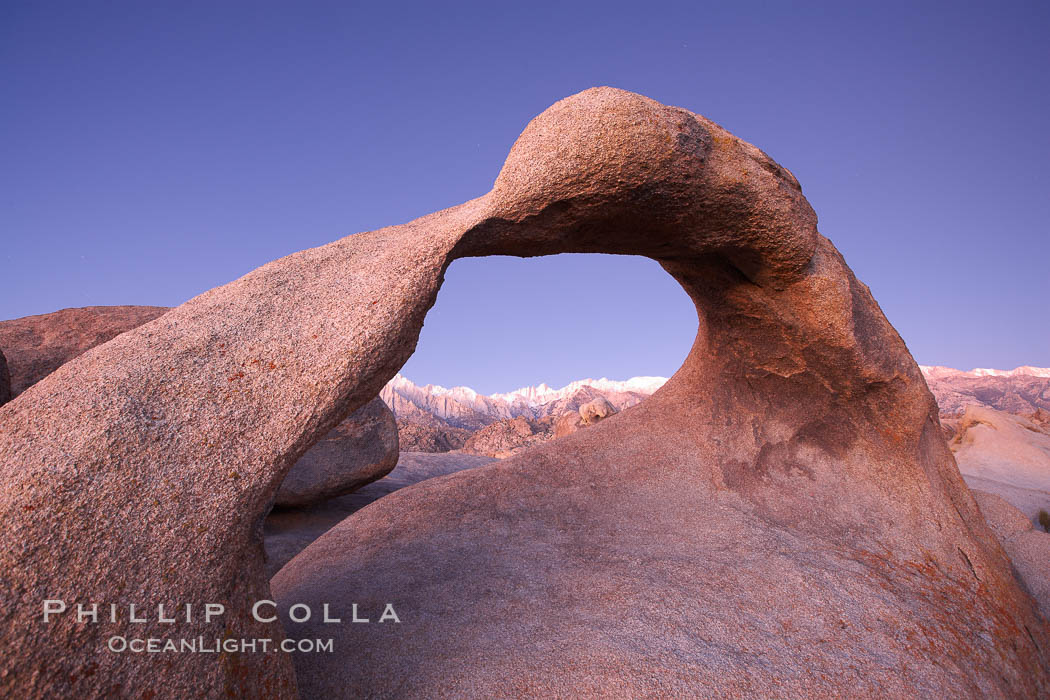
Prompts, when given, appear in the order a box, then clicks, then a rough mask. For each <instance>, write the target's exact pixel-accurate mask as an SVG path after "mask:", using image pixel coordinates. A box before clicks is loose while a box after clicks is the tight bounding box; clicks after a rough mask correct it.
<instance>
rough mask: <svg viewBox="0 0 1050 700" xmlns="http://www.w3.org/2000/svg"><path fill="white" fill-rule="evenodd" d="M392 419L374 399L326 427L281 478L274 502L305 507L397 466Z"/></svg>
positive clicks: (380, 475)
mask: <svg viewBox="0 0 1050 700" xmlns="http://www.w3.org/2000/svg"><path fill="white" fill-rule="evenodd" d="M397 451H398V441H397V421H396V420H395V419H394V414H393V413H391V412H390V409H389V408H387V406H386V404H385V403H383V400H382V399H380V398H378V397H376V398H374V399H372V400H371V401H369V402H368V403H367V404H365V405H364V406H362V407H361V408H359V409H357V410H356V411H354V412H353V413H351V414H350V415H349V416H348V417H347V418H346V420H344V421H343V422H342V423H340V424H339V425H337V426H336V427H335V428H333V429H332V431H331V432H329V433H328V434H327V435H325V436H324V438H322V439H321V441H320V442H318V443H317V444H316V445H314V446H313V447H311V448H310V449H309V451H307V453H306V454H304V455H303V456H302V457H300V458H299V461H298V462H296V463H295V466H294V467H292V468H291V469H290V470H289V471H288V475H287V476H286V477H284V481H283V482H282V483H281V488H279V489H278V490H277V495H276V497H275V498H274V506H277V507H282V508H286V507H290V506H306V505H310V504H313V503H320V502H321V501H325V500H327V499H329V498H335V497H336V496H342V495H344V494H347V493H350V492H351V491H354V490H356V489H358V488H360V487H362V486H364V485H365V484H367V483H369V482H372V481H375V480H376V479H381V478H383V477H384V476H386V475H387V474H388V473H389V472H390V470H391V469H393V468H394V466H395V465H396V464H397Z"/></svg>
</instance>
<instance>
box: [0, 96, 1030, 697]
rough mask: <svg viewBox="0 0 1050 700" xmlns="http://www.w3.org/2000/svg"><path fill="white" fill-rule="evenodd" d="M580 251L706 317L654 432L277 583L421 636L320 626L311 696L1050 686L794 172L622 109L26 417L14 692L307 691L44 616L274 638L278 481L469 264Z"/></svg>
mask: <svg viewBox="0 0 1050 700" xmlns="http://www.w3.org/2000/svg"><path fill="white" fill-rule="evenodd" d="M560 252H602V253H620V254H632V255H646V256H649V257H652V258H655V259H656V260H658V261H660V263H661V264H662V265H663V266H664V268H665V269H666V270H667V271H668V272H669V273H670V274H671V275H672V276H674V277H675V278H676V279H677V280H678V281H679V282H680V283H681V284H682V286H683V288H684V289H685V290H686V291H687V292H688V293H689V295H690V296H691V297H692V298H693V299H694V301H695V302H696V305H697V312H698V315H699V318H700V331H699V334H698V336H697V339H696V342H695V344H694V347H693V349H692V351H691V352H690V355H689V357H688V358H687V359H686V361H685V363H684V365H683V366H682V368H681V369H680V370H679V371H678V372H677V373H676V374H675V376H674V377H673V378H672V379H671V380H670V381H669V382H668V383H667V384H666V385H665V386H664V387H663V388H662V389H660V390H659V391H658V392H656V394H654V395H653V396H652V398H650V399H649V400H647V401H646V402H644V403H643V404H641V405H639V406H636V407H634V408H631V409H628V410H625V411H623V412H621V413H619V414H617V415H615V416H611V417H610V418H608V419H606V420H603V421H601V422H600V423H598V424H597V425H595V426H593V427H591V428H588V429H587V430H583V431H580V432H578V433H575V434H573V435H570V436H568V437H566V438H565V439H563V440H560V441H557V442H553V443H548V444H546V445H543V446H540V447H538V448H536V449H535V450H531V451H528V452H526V453H524V454H522V455H519V456H516V457H513V458H511V459H508V460H505V461H503V462H500V463H497V464H493V465H490V466H483V467H480V468H478V469H474V470H471V471H469V472H462V473H459V474H452V475H449V476H445V477H441V478H438V479H435V480H432V481H428V482H425V483H423V484H420V485H417V486H414V487H409V488H406V489H402V490H400V491H398V492H397V493H394V494H392V495H390V496H388V497H386V498H384V499H382V500H380V501H378V502H376V503H374V504H372V505H370V506H369V507H368V508H366V509H364V510H362V511H360V512H358V513H355V514H354V515H353V516H352V517H350V518H348V519H347V520H345V521H344V522H343V523H341V524H340V525H338V526H337V527H335V528H334V529H333V530H331V531H329V532H328V533H327V534H326V535H324V536H323V537H321V538H320V539H319V540H318V541H317V542H315V543H314V544H312V545H311V546H310V547H308V548H307V549H306V550H305V551H304V552H302V553H301V554H300V555H299V556H298V557H296V558H295V559H294V560H293V561H292V562H290V563H289V564H288V565H287V566H285V567H284V568H283V569H282V570H281V571H280V572H279V573H278V575H277V576H276V577H275V578H274V579H273V584H272V585H273V591H274V594H275V595H276V596H277V597H278V600H279V602H280V603H281V604H282V605H288V604H290V603H309V604H317V608H316V609H319V608H320V603H322V602H328V603H330V604H331V605H332V607H333V609H342V610H349V605H348V603H349V602H351V601H353V602H358V603H360V604H361V605H362V607H365V606H372V605H375V604H377V603H378V604H379V605H380V606H381V605H382V604H383V603H387V602H390V603H393V604H394V605H395V607H396V609H397V612H398V614H399V615H400V617H401V620H402V621H403V622H402V624H400V625H394V624H384V625H378V624H371V625H354V624H345V625H339V626H335V625H326V626H325V627H326V628H327V629H325V630H324V635H323V636H324V637H328V636H334V637H335V639H336V641H335V648H336V649H337V650H338V653H336V654H302V655H296V658H295V659H294V661H295V663H296V664H297V666H296V670H297V672H298V684H299V688H300V689H301V690H302V692H303V695H304V696H307V697H326V696H329V695H336V696H339V695H347V694H352V693H358V692H361V689H367V692H368V693H371V694H373V695H377V696H388V695H399V696H420V697H437V696H449V695H464V694H474V695H483V696H492V695H497V696H508V695H510V696H515V695H552V694H559V695H566V694H570V695H576V696H580V695H588V694H596V695H607V696H645V695H652V696H668V695H676V694H677V695H705V694H706V695H717V694H732V693H744V694H746V693H760V694H766V695H771V694H772V695H799V694H802V693H810V694H841V693H843V692H847V691H848V692H853V693H859V694H871V695H883V696H885V695H916V694H918V695H930V696H969V695H990V696H1003V695H1028V696H1036V695H1039V694H1045V693H1046V692H1048V690H1050V681H1048V678H1047V665H1048V659H1047V657H1046V654H1047V651H1046V650H1050V637H1048V635H1047V631H1046V629H1045V628H1044V626H1043V622H1042V621H1041V619H1040V618H1039V617H1038V615H1037V613H1036V611H1035V607H1034V603H1033V601H1032V600H1031V598H1030V597H1029V596H1028V595H1027V594H1026V593H1025V592H1024V591H1023V590H1022V589H1021V588H1020V586H1019V585H1018V583H1017V581H1015V579H1014V578H1013V574H1012V572H1011V570H1010V566H1009V563H1008V561H1007V560H1006V557H1005V555H1004V553H1003V551H1002V549H1001V548H1000V546H999V544H998V543H997V541H996V539H995V537H994V536H993V535H992V534H991V532H990V531H989V529H988V527H987V526H986V524H985V523H984V520H983V519H982V517H981V515H980V512H979V511H978V509H977V507H976V504H975V503H974V501H973V498H972V497H971V496H970V494H969V493H968V491H967V490H966V488H965V486H964V485H963V483H962V480H961V478H960V477H959V473H958V470H957V469H956V467H955V463H954V461H953V459H952V456H951V453H950V452H949V451H948V449H947V447H946V445H945V442H944V438H943V437H942V436H941V433H940V429H939V426H938V422H937V407H936V405H935V404H934V401H933V398H932V396H931V395H930V393H929V391H928V390H927V388H926V385H925V383H924V382H923V380H922V377H921V375H920V374H919V370H918V367H917V366H916V365H915V363H914V361H913V360H912V359H911V357H910V355H909V354H908V352H907V349H906V348H905V346H904V343H903V342H902V341H901V339H900V338H899V337H898V336H897V334H896V332H895V331H894V330H893V328H892V327H891V326H890V325H889V323H888V322H887V321H886V319H885V318H884V317H883V315H882V313H881V312H880V311H879V309H878V306H877V305H876V304H875V302H874V300H873V299H872V298H871V295H870V293H869V292H868V290H867V288H866V287H865V286H864V285H862V284H860V283H859V282H858V281H857V280H856V279H855V278H854V276H853V274H852V273H851V272H850V270H849V268H848V267H846V265H845V263H844V262H843V260H842V258H841V256H840V255H839V254H838V253H837V251H836V250H835V249H834V247H833V246H832V245H831V243H830V242H828V241H827V240H826V239H824V238H823V237H821V236H820V235H819V234H818V233H817V230H816V217H815V215H814V213H813V211H812V209H811V208H810V207H809V205H808V204H807V202H806V200H805V199H804V198H803V196H802V194H801V190H800V188H799V186H798V183H797V182H796V181H795V179H794V177H792V176H791V174H790V173H788V172H787V171H786V170H784V169H783V168H781V167H780V166H778V165H777V164H776V163H774V162H773V161H772V160H771V159H769V158H768V156H766V155H765V154H764V153H762V152H761V151H759V150H758V149H756V148H755V147H753V146H751V145H749V144H746V143H744V142H742V141H740V140H738V139H736V138H735V137H733V136H732V135H730V134H729V133H727V132H726V131H724V130H723V129H721V128H720V127H718V126H717V125H715V124H713V123H711V122H709V121H707V120H706V119H704V118H702V117H699V116H696V115H693V114H691V113H689V112H686V111H684V110H680V109H675V108H671V107H665V106H663V105H660V104H658V103H656V102H653V101H651V100H648V99H646V98H644V97H641V96H638V95H633V94H631V93H626V92H622V91H619V90H613V89H608V88H601V89H595V90H588V91H586V92H584V93H581V94H579V95H576V96H574V97H571V98H568V99H566V100H563V101H561V102H559V103H557V104H556V105H554V106H553V107H551V108H550V109H548V110H547V111H546V112H544V113H543V114H541V115H540V116H539V117H537V118H536V119H535V120H533V122H532V123H530V124H529V126H528V127H527V128H526V130H525V131H524V133H523V134H522V135H521V137H520V138H519V139H518V141H517V143H516V144H515V145H514V147H513V149H512V151H511V153H510V156H509V157H508V159H507V162H506V164H505V165H504V168H503V170H502V172H501V173H500V175H499V178H498V179H497V181H496V185H495V187H494V189H493V190H492V192H490V193H488V194H486V195H484V196H482V197H480V198H478V199H475V200H473V201H470V202H467V203H466V204H463V205H460V206H458V207H454V208H452V209H446V210H444V211H441V212H437V213H435V214H432V215H429V216H426V217H423V218H421V219H418V220H416V221H413V222H410V223H408V224H404V225H402V226H397V227H393V228H386V229H380V230H378V231H373V232H371V233H367V234H359V235H355V236H351V237H348V238H345V239H342V240H340V241H336V242H335V243H332V244H329V245H327V246H323V247H321V248H316V249H312V250H307V251H303V252H301V253H297V254H295V255H291V256H289V257H287V258H283V259H281V260H278V261H275V262H273V263H270V264H268V265H265V266H263V267H261V268H259V269H258V270H256V271H254V272H252V273H250V274H248V275H246V276H245V277H243V278H241V279H239V280H237V281H235V282H233V283H231V284H228V285H226V286H224V287H221V288H218V289H214V290H211V291H209V292H207V293H205V294H203V295H201V296H200V297H197V298H196V299H193V300H191V301H190V302H187V303H186V304H184V305H182V306H180V307H178V308H176V309H173V310H172V311H170V312H168V313H167V314H165V315H164V316H162V317H160V318H159V319H157V320H155V321H153V322H151V323H149V324H147V325H145V326H142V327H141V328H139V329H136V330H134V331H131V332H129V333H125V334H124V335H122V336H119V337H118V338H116V339H114V340H113V341H111V342H110V343H108V344H106V345H103V346H100V347H98V348H95V349H94V350H92V351H89V352H88V353H85V354H84V355H83V356H81V357H80V358H78V359H77V360H75V361H73V362H70V363H69V364H67V365H65V366H63V367H62V368H60V369H59V370H57V371H56V372H55V373H54V374H53V375H51V376H50V377H48V378H47V379H45V380H43V381H42V382H40V383H39V384H37V385H35V386H33V387H31V388H30V389H29V390H27V391H26V393H25V394H24V395H23V396H22V397H21V398H20V399H19V400H18V401H14V402H12V403H10V404H8V405H7V406H5V407H4V408H3V409H0V458H2V460H0V461H2V465H3V467H2V469H3V471H2V478H3V484H4V488H3V491H2V493H0V514H2V518H0V523H3V524H2V526H0V527H3V528H4V530H3V533H2V534H3V537H0V542H2V547H3V554H2V557H0V564H2V565H3V567H4V571H5V577H4V578H3V581H2V584H0V585H2V586H3V591H2V593H3V596H4V600H5V601H11V602H10V603H9V604H7V605H5V606H4V612H3V614H4V617H3V619H2V627H0V636H2V638H3V640H4V643H5V646H7V647H9V648H16V649H19V654H17V655H6V656H5V657H4V658H3V661H2V662H0V663H2V664H3V673H0V685H2V686H3V688H4V689H5V690H6V691H7V692H8V693H9V694H10V693H16V694H22V695H24V694H27V693H28V694H31V693H43V692H48V693H51V694H78V695H85V694H91V692H92V691H94V690H95V689H97V688H98V687H100V686H99V684H100V680H99V679H105V681H106V683H109V684H111V685H119V686H120V687H123V688H142V687H164V688H165V689H166V691H167V692H168V693H169V694H172V695H191V694H192V695H198V694H220V693H223V692H228V693H229V694H233V695H258V694H266V695H268V696H290V695H292V693H293V692H294V687H295V683H296V678H295V676H293V672H292V668H291V662H292V659H291V658H290V656H291V655H263V654H257V655H254V656H253V655H224V656H222V657H219V656H218V655H216V656H209V655H186V656H183V657H180V658H179V660H178V664H177V665H176V664H174V663H173V664H172V665H171V666H166V665H165V664H164V663H163V662H162V663H158V662H157V661H156V660H155V659H151V658H144V657H143V656H137V657H136V656H132V655H116V654H114V655H106V654H104V653H103V652H102V651H101V649H102V645H103V644H104V640H105V639H106V638H108V637H109V636H110V635H113V634H119V633H122V632H123V633H125V634H128V633H131V630H130V629H129V628H131V627H132V626H131V625H126V626H125V627H124V628H122V627H121V626H120V625H106V626H102V625H100V626H97V627H95V626H78V625H76V624H75V623H74V622H73V621H72V620H71V618H70V617H69V616H66V617H63V618H61V619H58V620H55V621H53V622H52V623H51V624H50V625H49V626H48V627H47V628H45V627H44V626H43V625H42V623H41V622H40V621H39V617H40V615H39V610H40V606H41V600H42V599H43V598H44V597H51V598H65V599H67V600H84V599H87V600H98V601H106V602H108V601H111V600H115V601H128V602H131V601H132V600H134V601H149V602H150V603H170V602H174V601H178V602H180V603H184V602H189V601H192V602H197V603H202V602H225V603H226V604H227V610H228V611H230V612H228V613H227V615H226V616H224V618H222V620H221V621H213V622H212V623H211V624H207V623H205V622H204V621H203V620H199V621H197V622H195V623H194V624H192V625H182V626H180V634H182V635H184V636H192V635H196V634H204V635H205V636H216V637H222V636H223V635H224V634H229V635H231V636H235V637H262V636H269V637H274V636H277V632H276V630H275V629H274V626H273V625H265V624H260V623H255V622H253V621H251V619H250V618H249V617H248V616H247V611H248V610H249V608H250V605H251V602H252V601H254V600H258V599H262V598H266V597H267V596H268V593H269V591H268V590H267V585H266V579H265V575H264V568H263V560H262V554H261V548H260V544H259V539H258V531H259V528H258V524H259V521H260V519H261V518H262V517H263V515H264V514H265V512H266V511H267V509H268V507H269V502H270V500H271V498H272V496H273V494H274V493H275V491H276V489H277V487H278V485H279V484H280V482H281V479H282V478H283V475H284V472H285V471H286V470H287V469H288V468H289V466H290V465H291V464H292V463H294V462H295V460H296V459H297V458H298V457H299V456H301V455H302V454H303V452H305V450H306V449H307V448H308V447H309V446H310V445H311V444H312V443H313V442H314V441H316V440H317V439H319V438H320V437H321V436H322V435H324V434H325V432H327V431H328V430H329V429H331V428H332V427H333V426H335V425H336V424H337V423H338V422H339V421H340V420H341V419H342V418H343V417H345V416H346V415H347V414H348V413H349V412H351V411H353V410H355V409H356V408H358V407H360V406H362V405H363V404H364V403H365V402H367V401H369V400H370V399H372V398H373V397H375V396H376V395H377V394H378V393H379V391H380V389H381V388H382V386H383V384H384V383H385V382H386V381H387V380H388V379H390V378H391V377H392V376H393V375H394V374H395V372H396V371H397V370H398V369H399V368H400V367H401V365H402V364H403V363H404V362H405V360H406V359H407V358H408V357H409V355H410V354H411V352H412V350H413V348H414V345H415V342H416V339H417V337H418V334H419V330H420V327H421V325H422V321H423V316H424V314H425V313H426V311H427V309H428V308H429V307H430V306H431V305H432V304H433V302H434V300H435V297H436V294H437V290H438V287H439V286H440V283H441V279H442V274H443V272H444V270H445V268H446V267H447V265H448V264H449V263H450V262H451V261H452V260H453V259H455V258H457V257H464V256H478V255H490V254H512V255H539V254H553V253H560ZM187 436H192V437H193V439H186V437H187ZM230 465H237V467H238V469H237V470H238V477H237V478H234V477H233V476H232V475H231V473H230ZM86 483H90V484H91V486H92V488H91V489H90V491H88V490H86V489H85V488H84V485H85V484H86ZM315 619H316V618H315ZM134 627H135V629H134V630H133V632H134V634H135V636H150V635H151V634H153V635H156V636H163V633H164V630H163V629H162V626H161V625H159V624H157V623H155V622H154V623H148V624H145V625H136V626H134ZM333 627H338V629H332V628H333ZM317 632H318V629H317V628H316V627H314V626H313V625H312V623H306V624H303V625H298V626H296V628H295V636H297V637H307V636H322V635H320V634H317ZM465 660H466V661H465ZM88 664H97V666H93V667H92V669H91V670H92V672H93V674H94V676H93V677H92V678H91V679H90V680H88V679H86V678H85V676H84V675H83V674H84V668H85V666H86V665H88ZM95 692H97V691H95Z"/></svg>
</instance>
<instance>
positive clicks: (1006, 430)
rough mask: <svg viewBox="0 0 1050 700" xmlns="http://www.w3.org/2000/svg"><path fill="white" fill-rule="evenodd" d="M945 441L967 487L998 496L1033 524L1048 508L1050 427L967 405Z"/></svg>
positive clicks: (1022, 417) (1049, 491)
mask: <svg viewBox="0 0 1050 700" xmlns="http://www.w3.org/2000/svg"><path fill="white" fill-rule="evenodd" d="M949 445H950V447H951V449H952V452H953V453H954V455H955V461H956V462H957V463H958V465H959V471H960V472H961V473H962V475H963V479H965V481H966V483H967V484H969V485H970V487H971V488H974V489H978V490H981V491H987V492H989V493H994V494H997V495H999V496H1002V497H1003V498H1005V499H1006V500H1007V501H1009V502H1010V503H1011V504H1012V505H1013V506H1014V507H1015V508H1017V509H1019V510H1020V511H1021V512H1023V513H1024V514H1025V515H1026V516H1027V517H1028V518H1029V519H1030V520H1031V521H1032V522H1033V523H1036V522H1038V520H1039V511H1041V510H1043V511H1047V512H1050V430H1048V429H1047V428H1046V427H1044V426H1043V425H1041V424H1040V423H1035V422H1033V421H1032V420H1030V419H1029V418H1026V417H1024V416H1016V415H1012V414H1009V413H1004V412H1002V411H996V410H995V409H992V408H986V407H983V406H967V408H966V412H965V413H964V414H963V417H962V419H960V420H959V421H958V425H957V426H956V434H955V436H954V437H953V438H952V439H951V441H950V442H949Z"/></svg>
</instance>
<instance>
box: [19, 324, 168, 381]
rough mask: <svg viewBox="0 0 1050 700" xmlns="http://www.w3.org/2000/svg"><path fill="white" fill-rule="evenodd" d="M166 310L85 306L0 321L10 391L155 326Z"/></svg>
mask: <svg viewBox="0 0 1050 700" xmlns="http://www.w3.org/2000/svg"><path fill="white" fill-rule="evenodd" d="M167 310H168V309H167V308H166V307H163V306H85V307H83V308H79V309H62V310H61V311H55V312H53V313H49V314H39V315H36V316H24V317H22V318H16V319H14V320H11V321H0V349H2V350H3V351H4V354H5V355H6V356H7V362H8V366H9V369H10V371H11V391H12V394H13V395H14V396H18V395H19V394H21V393H22V392H23V391H25V390H26V389H27V388H29V387H30V386H32V385H33V384H36V383H37V382H38V381H40V380H41V379H43V378H44V377H46V376H47V375H49V374H51V373H52V372H54V371H55V370H56V369H58V368H59V367H61V366H62V365H64V364H65V363H66V362H69V361H70V360H72V359H73V358H74V357H78V356H80V355H82V354H83V353H85V352H87V351H88V350H90V349H91V348H93V347H95V346H96V345H101V344H102V343H105V342H108V341H109V340H112V339H113V338H115V337H116V336H118V335H120V334H121V333H125V332H127V331H129V330H131V329H132V328H138V327H139V326H141V325H142V324H144V323H146V322H148V321H152V320H153V319H155V318H157V317H158V316H160V315H161V314H163V313H165V312H166V311H167Z"/></svg>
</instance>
